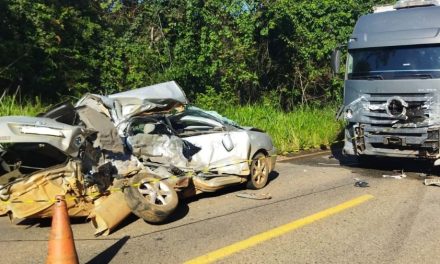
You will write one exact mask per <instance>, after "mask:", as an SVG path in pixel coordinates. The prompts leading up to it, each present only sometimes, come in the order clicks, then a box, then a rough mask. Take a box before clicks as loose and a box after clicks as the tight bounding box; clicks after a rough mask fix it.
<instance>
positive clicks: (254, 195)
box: [236, 192, 272, 200]
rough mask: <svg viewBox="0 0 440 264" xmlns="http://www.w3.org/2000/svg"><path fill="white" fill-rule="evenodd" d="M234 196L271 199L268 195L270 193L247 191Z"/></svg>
mask: <svg viewBox="0 0 440 264" xmlns="http://www.w3.org/2000/svg"><path fill="white" fill-rule="evenodd" d="M236 196H237V197H240V198H247V199H253V200H269V199H272V196H271V195H270V193H247V192H243V193H238V194H237V195H236Z"/></svg>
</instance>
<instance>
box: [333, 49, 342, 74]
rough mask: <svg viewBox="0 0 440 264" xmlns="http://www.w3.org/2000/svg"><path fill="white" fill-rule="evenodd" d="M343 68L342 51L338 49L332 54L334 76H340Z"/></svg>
mask: <svg viewBox="0 0 440 264" xmlns="http://www.w3.org/2000/svg"><path fill="white" fill-rule="evenodd" d="M340 66H341V50H340V49H339V48H336V49H334V50H333V52H332V58H331V67H332V71H333V73H334V74H338V73H339V72H340V71H339V67H340Z"/></svg>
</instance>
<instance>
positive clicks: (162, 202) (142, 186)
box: [124, 173, 179, 223]
mask: <svg viewBox="0 0 440 264" xmlns="http://www.w3.org/2000/svg"><path fill="white" fill-rule="evenodd" d="M124 194H125V200H126V201H127V204H128V207H129V208H130V209H131V211H132V212H133V214H135V215H137V216H138V217H140V218H142V219H144V220H145V221H146V222H150V223H160V222H163V221H165V220H166V219H167V218H168V216H169V215H170V214H171V213H172V212H173V211H174V210H175V209H176V207H177V204H178V202H179V198H178V196H177V193H176V191H175V190H174V189H173V188H172V187H171V186H170V185H169V184H168V183H167V182H166V181H160V180H159V179H157V178H155V177H152V176H149V175H148V174H144V173H141V174H137V175H135V176H134V177H133V178H131V180H130V186H129V187H126V188H125V189H124Z"/></svg>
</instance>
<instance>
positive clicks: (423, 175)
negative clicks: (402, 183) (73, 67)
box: [419, 173, 428, 178]
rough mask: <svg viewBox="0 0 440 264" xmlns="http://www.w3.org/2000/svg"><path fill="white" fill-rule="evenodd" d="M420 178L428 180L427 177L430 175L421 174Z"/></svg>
mask: <svg viewBox="0 0 440 264" xmlns="http://www.w3.org/2000/svg"><path fill="white" fill-rule="evenodd" d="M419 177H420V178H426V177H428V174H426V173H419Z"/></svg>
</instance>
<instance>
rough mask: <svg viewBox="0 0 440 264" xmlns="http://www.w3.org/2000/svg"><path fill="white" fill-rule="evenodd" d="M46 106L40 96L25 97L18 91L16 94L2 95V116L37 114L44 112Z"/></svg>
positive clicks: (0, 112) (0, 114)
mask: <svg viewBox="0 0 440 264" xmlns="http://www.w3.org/2000/svg"><path fill="white" fill-rule="evenodd" d="M46 108H47V107H46V106H45V105H44V104H43V103H42V102H41V99H40V98H39V97H35V98H34V99H29V98H27V99H23V98H21V97H20V96H19V95H18V94H17V93H15V94H14V95H6V93H3V95H0V116H9V115H22V116H35V115H37V114H38V113H41V112H44V110H45V109H46Z"/></svg>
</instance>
